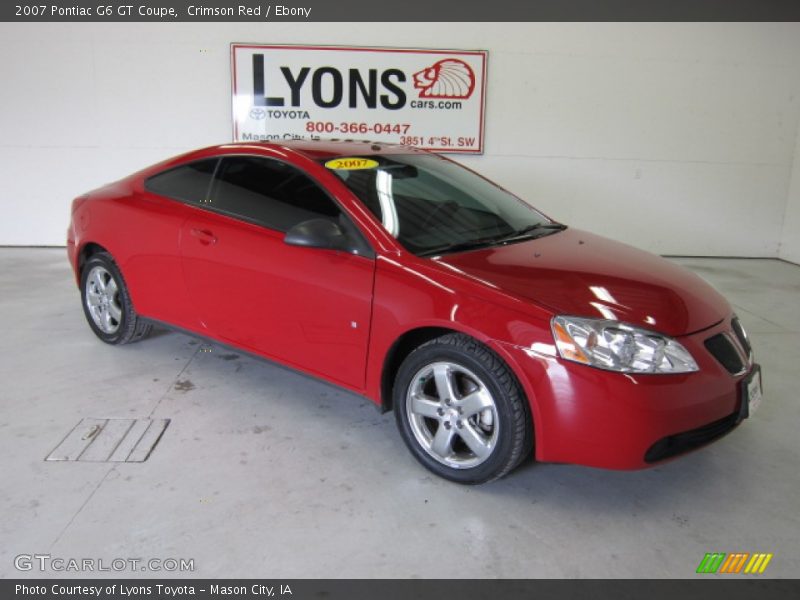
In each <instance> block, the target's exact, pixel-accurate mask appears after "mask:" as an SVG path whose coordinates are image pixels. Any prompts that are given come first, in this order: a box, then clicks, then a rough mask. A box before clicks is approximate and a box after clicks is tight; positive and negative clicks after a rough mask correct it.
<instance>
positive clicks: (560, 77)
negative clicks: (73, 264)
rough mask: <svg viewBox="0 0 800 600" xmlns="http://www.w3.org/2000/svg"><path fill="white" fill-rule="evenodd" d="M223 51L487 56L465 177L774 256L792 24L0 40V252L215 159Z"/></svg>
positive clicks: (696, 241) (621, 226)
mask: <svg viewBox="0 0 800 600" xmlns="http://www.w3.org/2000/svg"><path fill="white" fill-rule="evenodd" d="M234 41H239V42H244V41H251V42H270V43H331V44H353V45H388V46H401V47H414V46H420V47H439V48H447V47H452V48H467V49H471V48H484V49H488V50H489V52H490V54H489V83H488V96H487V129H486V154H485V155H484V156H481V157H467V158H464V162H465V163H467V164H469V165H470V166H473V167H475V168H477V169H479V170H481V171H482V172H484V173H486V174H487V175H489V176H490V177H492V178H495V179H496V180H498V181H499V182H500V183H502V184H503V185H505V186H506V187H508V188H510V189H511V190H513V191H516V192H517V193H519V194H520V195H523V196H524V197H526V198H527V199H528V200H529V201H530V202H531V203H533V204H534V205H536V206H538V207H539V208H541V209H542V210H544V211H545V212H547V213H549V214H551V215H552V216H554V217H556V218H558V219H561V220H564V221H566V222H567V223H570V224H572V225H575V226H579V227H585V228H589V229H592V230H594V231H597V232H599V233H603V234H606V235H609V236H613V237H615V238H618V239H621V240H624V241H627V242H629V243H632V244H635V245H638V246H640V247H643V248H646V249H649V250H653V251H656V252H661V253H669V254H696V255H737V256H777V253H778V246H779V243H780V241H781V236H782V232H783V231H784V229H783V220H784V214H785V213H786V212H787V210H786V206H787V205H786V200H787V195H788V189H789V185H790V179H791V172H792V161H793V155H794V154H795V150H794V149H795V143H796V142H795V140H796V137H797V131H798V118H799V116H800V24H792V23H787V24H747V23H745V24H726V23H718V24H673V23H656V24H613V23H608V24H606V23H596V24H548V23H531V24H525V23H522V24H484V23H478V24H463V25H462V24H456V25H450V24H403V23H389V24H350V23H308V24H275V23H264V24H257V23H234V24H221V23H220V24H188V23H183V24H181V23H178V24H143V23H142V24H44V23H31V24H22V23H16V24H9V23H3V24H0V52H2V57H3V58H2V59H0V81H2V84H1V85H0V108H2V110H0V165H2V169H0V184H2V189H3V192H4V193H3V198H2V202H3V203H4V207H3V208H4V210H3V219H2V220H1V221H0V244H63V240H64V230H65V227H66V223H67V219H68V206H69V202H70V200H71V198H72V197H74V196H76V195H77V194H79V193H80V192H83V191H86V190H88V189H91V188H94V187H97V186H98V185H101V184H102V183H104V182H107V181H110V180H113V179H115V178H118V177H121V176H123V175H125V174H127V173H130V172H132V171H134V170H136V169H138V168H140V167H143V166H145V165H147V164H150V163H152V162H155V161H157V160H160V159H162V158H166V157H168V156H170V155H173V154H176V153H178V152H181V151H184V150H188V149H191V148H195V147H198V146H203V145H207V144H213V143H219V142H225V141H229V140H230V137H231V127H230V87H229V81H230V74H229V46H228V45H229V43H230V42H234ZM795 181H797V178H795ZM796 190H797V184H796V186H795V192H796ZM794 198H795V200H794V204H793V206H794V207H795V208H794V209H793V210H790V211H789V215H790V217H791V216H792V215H795V218H796V213H797V208H796V205H797V195H796V193H795V196H794ZM795 223H796V220H795ZM796 231H797V228H796V225H795V229H794V232H796ZM789 233H790V234H791V233H792V232H791V231H790V232H789ZM790 237H791V236H790ZM794 239H795V243H796V236H795V238H794ZM783 242H784V248H785V249H786V252H790V253H791V252H794V253H796V252H797V250H796V248H797V247H796V246H794V248H795V250H791V243H787V240H786V236H785V235H784V237H783Z"/></svg>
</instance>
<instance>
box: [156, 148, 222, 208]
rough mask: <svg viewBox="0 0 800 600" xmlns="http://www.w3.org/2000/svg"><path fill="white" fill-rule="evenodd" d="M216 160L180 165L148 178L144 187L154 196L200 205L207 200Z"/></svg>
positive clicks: (208, 159)
mask: <svg viewBox="0 0 800 600" xmlns="http://www.w3.org/2000/svg"><path fill="white" fill-rule="evenodd" d="M217 162H219V159H218V158H207V159H205V160H198V161H195V162H191V163H189V164H186V165H181V166H179V167H175V168H173V169H169V170H167V171H163V172H162V173H158V174H156V175H153V176H152V177H149V178H148V179H147V180H146V181H145V182H144V187H145V189H147V190H148V191H150V192H153V193H154V194H159V195H160V196H167V197H168V198H175V199H177V200H183V201H184V202H191V203H193V204H202V203H205V202H206V199H207V198H208V189H209V186H210V185H211V178H212V176H213V175H214V169H216V167H217Z"/></svg>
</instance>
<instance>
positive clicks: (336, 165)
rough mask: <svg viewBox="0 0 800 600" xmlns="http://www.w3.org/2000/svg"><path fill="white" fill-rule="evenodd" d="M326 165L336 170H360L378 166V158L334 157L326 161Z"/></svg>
mask: <svg viewBox="0 0 800 600" xmlns="http://www.w3.org/2000/svg"><path fill="white" fill-rule="evenodd" d="M325 166H326V167H328V168H329V169H333V170H335V171H358V170H360V169H374V168H375V167H377V166H378V161H377V160H372V159H371V158H351V157H349V156H348V157H346V158H334V159H333V160H329V161H328V162H326V163H325Z"/></svg>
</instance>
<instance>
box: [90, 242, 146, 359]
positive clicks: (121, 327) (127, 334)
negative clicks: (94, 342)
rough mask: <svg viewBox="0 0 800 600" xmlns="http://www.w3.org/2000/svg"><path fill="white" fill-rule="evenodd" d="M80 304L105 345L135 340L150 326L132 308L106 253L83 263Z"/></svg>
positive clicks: (117, 271) (117, 268)
mask: <svg viewBox="0 0 800 600" xmlns="http://www.w3.org/2000/svg"><path fill="white" fill-rule="evenodd" d="M81 304H82V305H83V313H84V315H86V320H87V321H88V322H89V327H91V328H92V331H93V332H94V334H95V335H96V336H97V337H99V338H100V339H101V340H103V341H104V342H105V343H106V344H114V345H117V344H129V343H131V342H136V341H139V340H140V339H142V338H143V337H145V336H146V335H147V334H148V333H150V330H151V329H152V325H150V323H147V322H146V321H144V320H142V319H141V318H140V317H139V316H138V315H137V314H136V311H135V310H134V309H133V303H132V302H131V297H130V294H129V293H128V288H127V287H126V285H125V280H124V279H123V278H122V273H120V270H119V267H117V264H116V263H115V262H114V259H113V258H112V257H111V255H110V254H108V253H107V252H97V253H96V254H92V255H91V256H90V257H89V259H88V260H87V261H86V263H85V264H84V265H83V269H81Z"/></svg>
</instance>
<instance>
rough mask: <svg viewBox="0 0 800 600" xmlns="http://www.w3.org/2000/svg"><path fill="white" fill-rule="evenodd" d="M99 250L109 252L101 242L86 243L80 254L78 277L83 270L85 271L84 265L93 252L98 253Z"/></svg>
mask: <svg viewBox="0 0 800 600" xmlns="http://www.w3.org/2000/svg"><path fill="white" fill-rule="evenodd" d="M98 252H107V250H106V249H105V248H103V247H102V246H101V245H100V244H95V243H94V242H89V243H88V244H84V246H83V248H81V251H80V253H79V254H78V277H80V274H81V271H83V265H84V264H85V263H86V261H87V260H89V258H91V256H92V255H93V254H97V253H98Z"/></svg>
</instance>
